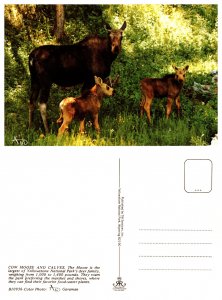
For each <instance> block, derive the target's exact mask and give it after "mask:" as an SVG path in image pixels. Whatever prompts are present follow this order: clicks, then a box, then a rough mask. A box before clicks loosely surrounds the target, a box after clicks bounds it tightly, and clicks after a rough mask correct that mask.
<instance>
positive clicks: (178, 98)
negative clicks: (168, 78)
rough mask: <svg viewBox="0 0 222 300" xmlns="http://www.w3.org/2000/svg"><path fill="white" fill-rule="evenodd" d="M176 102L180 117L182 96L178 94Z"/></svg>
mask: <svg viewBox="0 0 222 300" xmlns="http://www.w3.org/2000/svg"><path fill="white" fill-rule="evenodd" d="M175 102H176V106H177V116H178V117H179V116H180V107H181V104H180V96H178V97H177V98H176V100H175Z"/></svg>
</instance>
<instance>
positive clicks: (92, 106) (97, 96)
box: [57, 76, 113, 136]
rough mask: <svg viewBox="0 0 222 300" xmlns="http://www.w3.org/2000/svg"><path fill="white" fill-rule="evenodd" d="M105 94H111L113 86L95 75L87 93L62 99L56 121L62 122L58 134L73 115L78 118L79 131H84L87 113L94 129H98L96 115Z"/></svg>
mask: <svg viewBox="0 0 222 300" xmlns="http://www.w3.org/2000/svg"><path fill="white" fill-rule="evenodd" d="M105 95H106V96H112V95H113V88H111V87H110V86H108V85H107V84H105V83H103V81H102V79H101V78H100V77H96V76H95V85H94V87H92V88H91V90H90V91H89V92H88V93H85V94H84V95H82V96H80V97H77V98H73V97H68V98H65V99H63V100H62V101H61V102H60V105H59V107H60V110H61V114H60V118H59V119H58V120H57V123H60V124H61V123H62V125H61V126H60V128H59V131H58V136H61V135H62V134H63V133H64V132H65V131H67V130H68V128H69V124H70V123H71V122H72V120H73V119H74V117H78V118H79V120H80V128H79V131H80V133H84V130H85V117H86V115H88V114H89V115H91V117H92V120H93V125H94V127H95V129H96V130H97V131H100V127H99V121H98V117H99V110H100V107H101V104H102V99H103V97H104V96H105Z"/></svg>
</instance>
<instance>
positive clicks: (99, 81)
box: [94, 76, 103, 85]
mask: <svg viewBox="0 0 222 300" xmlns="http://www.w3.org/2000/svg"><path fill="white" fill-rule="evenodd" d="M94 79H95V83H96V84H99V85H101V84H102V83H103V81H102V79H101V78H100V77H97V76H94Z"/></svg>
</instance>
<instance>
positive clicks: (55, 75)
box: [29, 21, 126, 133]
mask: <svg viewBox="0 0 222 300" xmlns="http://www.w3.org/2000/svg"><path fill="white" fill-rule="evenodd" d="M125 28H126V21H124V23H123V25H122V27H121V28H120V29H112V28H111V27H109V26H107V31H108V36H107V37H99V36H98V35H94V36H87V37H86V38H85V39H83V40H82V41H80V42H78V43H76V44H73V45H45V46H40V47H38V48H35V49H34V50H33V51H32V52H31V53H30V55H29V70H30V74H31V95H30V100H29V127H31V126H32V123H33V114H34V110H35V103H36V101H37V99H38V98H39V109H40V113H41V117H42V120H43V124H44V128H45V132H46V133H48V132H49V126H48V121H47V101H48V98H49V93H50V89H51V86H52V84H53V83H55V84H57V85H59V86H63V87H70V86H75V85H77V84H83V87H82V92H83V93H84V91H87V90H89V89H90V88H92V87H93V86H94V84H95V82H94V76H95V75H96V76H98V77H101V78H102V79H103V80H104V79H105V78H106V77H108V76H109V74H110V71H111V64H112V62H113V61H114V60H115V58H116V57H117V55H118V54H119V53H120V51H121V41H122V34H123V31H124V30H125Z"/></svg>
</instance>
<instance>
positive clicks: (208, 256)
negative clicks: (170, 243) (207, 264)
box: [139, 255, 212, 258]
mask: <svg viewBox="0 0 222 300" xmlns="http://www.w3.org/2000/svg"><path fill="white" fill-rule="evenodd" d="M139 257H152V258H155V257H157V258H162V257H166V258H212V256H210V255H139Z"/></svg>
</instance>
